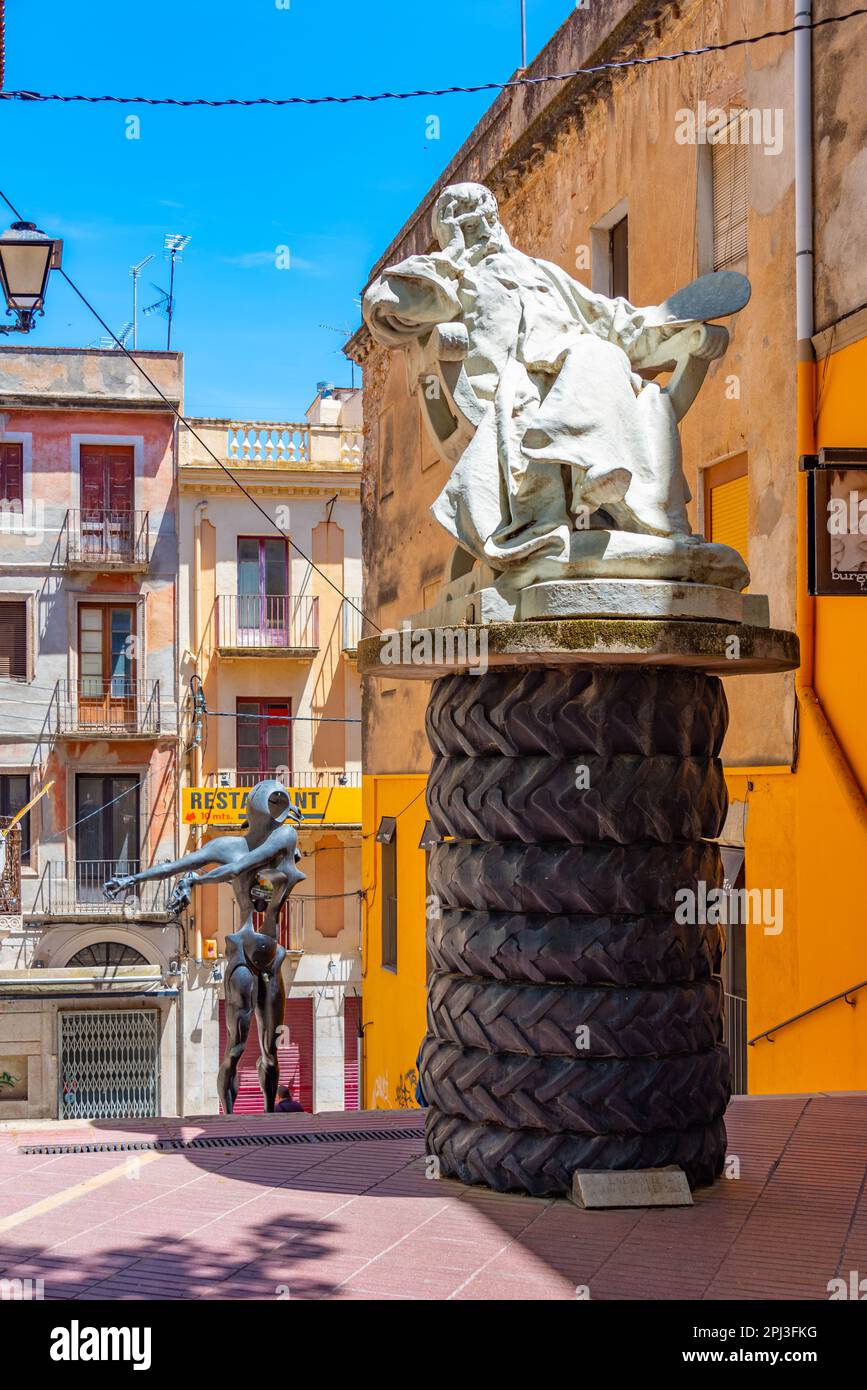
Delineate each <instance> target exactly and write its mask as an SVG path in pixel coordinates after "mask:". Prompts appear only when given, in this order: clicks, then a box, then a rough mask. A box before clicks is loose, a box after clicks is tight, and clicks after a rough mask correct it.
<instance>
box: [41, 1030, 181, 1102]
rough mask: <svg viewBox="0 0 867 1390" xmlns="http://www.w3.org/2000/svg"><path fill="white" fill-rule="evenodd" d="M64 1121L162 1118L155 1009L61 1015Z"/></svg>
mask: <svg viewBox="0 0 867 1390" xmlns="http://www.w3.org/2000/svg"><path fill="white" fill-rule="evenodd" d="M58 1020H59V1029H60V1038H59V1044H58V1061H59V1065H58V1081H57V1088H58V1110H57V1113H58V1115H59V1116H60V1118H61V1119H62V1120H79V1119H91V1120H109V1119H119V1118H133V1117H136V1116H144V1117H147V1116H152V1115H158V1114H159V1015H158V1012H157V1010H156V1009H135V1010H133V1009H106V1010H94V1011H91V1010H89V1009H81V1010H78V1011H77V1012H75V1013H61V1014H59V1015H58Z"/></svg>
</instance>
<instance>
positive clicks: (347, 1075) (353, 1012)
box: [343, 994, 361, 1110]
mask: <svg viewBox="0 0 867 1390" xmlns="http://www.w3.org/2000/svg"><path fill="white" fill-rule="evenodd" d="M360 1022H361V1000H360V999H359V998H358V996H357V995H354V994H353V995H347V996H346V998H345V999H344V1001H343V1108H344V1110H358V1109H360V1106H359V1101H358V1047H359V1036H358V1027H359V1023H360Z"/></svg>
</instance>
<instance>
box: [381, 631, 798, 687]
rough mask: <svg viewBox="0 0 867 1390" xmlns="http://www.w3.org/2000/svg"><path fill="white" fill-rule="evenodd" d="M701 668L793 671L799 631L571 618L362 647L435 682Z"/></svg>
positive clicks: (401, 637) (417, 635)
mask: <svg viewBox="0 0 867 1390" xmlns="http://www.w3.org/2000/svg"><path fill="white" fill-rule="evenodd" d="M584 663H593V664H595V665H603V666H618V665H633V666H694V667H698V668H699V669H700V670H703V671H709V672H712V673H713V674H714V675H718V676H740V675H753V674H757V673H765V672H777V671H793V670H795V668H796V667H797V666H799V665H800V648H799V643H798V639H797V637H796V636H795V634H794V633H793V632H785V631H782V630H780V629H778V628H772V627H754V626H752V625H751V624H749V623H734V622H699V621H693V620H691V619H688V618H681V619H668V620H660V621H655V620H652V619H634V618H564V619H560V620H552V621H540V620H538V619H536V620H535V621H532V622H517V623H489V624H487V625H486V626H485V627H477V626H470V625H466V626H464V625H461V626H457V627H433V628H431V627H428V628H411V627H410V626H409V624H408V623H407V624H406V626H405V627H402V628H400V629H390V630H385V631H383V632H382V633H381V634H379V635H378V636H376V637H365V638H363V639H362V640H361V641H360V642H359V644H358V670H359V673H360V674H361V675H363V676H375V677H379V678H381V679H394V678H395V677H400V678H401V679H404V680H422V681H429V680H434V679H435V678H436V677H437V676H445V675H449V674H451V673H453V672H456V671H467V672H472V671H477V672H479V673H483V672H484V671H486V670H488V669H489V668H491V667H500V666H571V665H576V664H584Z"/></svg>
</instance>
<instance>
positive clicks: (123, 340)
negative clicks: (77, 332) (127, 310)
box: [88, 322, 133, 352]
mask: <svg viewBox="0 0 867 1390" xmlns="http://www.w3.org/2000/svg"><path fill="white" fill-rule="evenodd" d="M132 329H133V326H132V322H130V323H125V324H124V326H123V328H122V329H121V330H120V332H119V333H118V335H117V340H115V339H114V338H110V337H109V336H108V334H107V333H103V334H101V336H100V337H99V338H94V340H93V342H92V343H88V347H92V348H101V349H102V350H103V351H105V352H113V351H114V350H115V349H116V348H117V345H118V343H120V345H121V347H126V345H127V343H128V342H129V335H130V333H132Z"/></svg>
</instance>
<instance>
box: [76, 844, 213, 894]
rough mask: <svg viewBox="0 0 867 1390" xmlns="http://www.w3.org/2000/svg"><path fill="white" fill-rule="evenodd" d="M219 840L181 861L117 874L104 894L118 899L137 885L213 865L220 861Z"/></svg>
mask: <svg viewBox="0 0 867 1390" xmlns="http://www.w3.org/2000/svg"><path fill="white" fill-rule="evenodd" d="M219 843H220V842H219V840H214V841H212V842H211V844H209V845H203V846H202V847H201V849H195V850H193V851H192V853H190V854H185V855H183V856H182V857H181V858H180V859H173V860H171V861H170V862H169V863H167V864H152V865H151V867H150V868H149V869H142V870H141V871H140V872H139V873H137V874H116V875H115V877H114V878H110V879H109V880H108V882H107V883H105V884H103V889H102V891H103V893H104V894H105V896H106V897H107V898H112V899H113V898H116V897H117V895H118V893H126V892H128V891H129V889H130V888H133V887H134V886H135V884H137V883H148V882H152V881H153V880H155V879H160V878H172V877H173V876H174V875H175V874H181V873H186V872H188V871H190V870H193V869H198V868H200V867H201V866H202V865H203V864H213V862H214V860H215V859H218V858H219V857H220V856H219V852H218V853H216V854H215V853H214V850H215V847H216V846H218V845H219Z"/></svg>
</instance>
